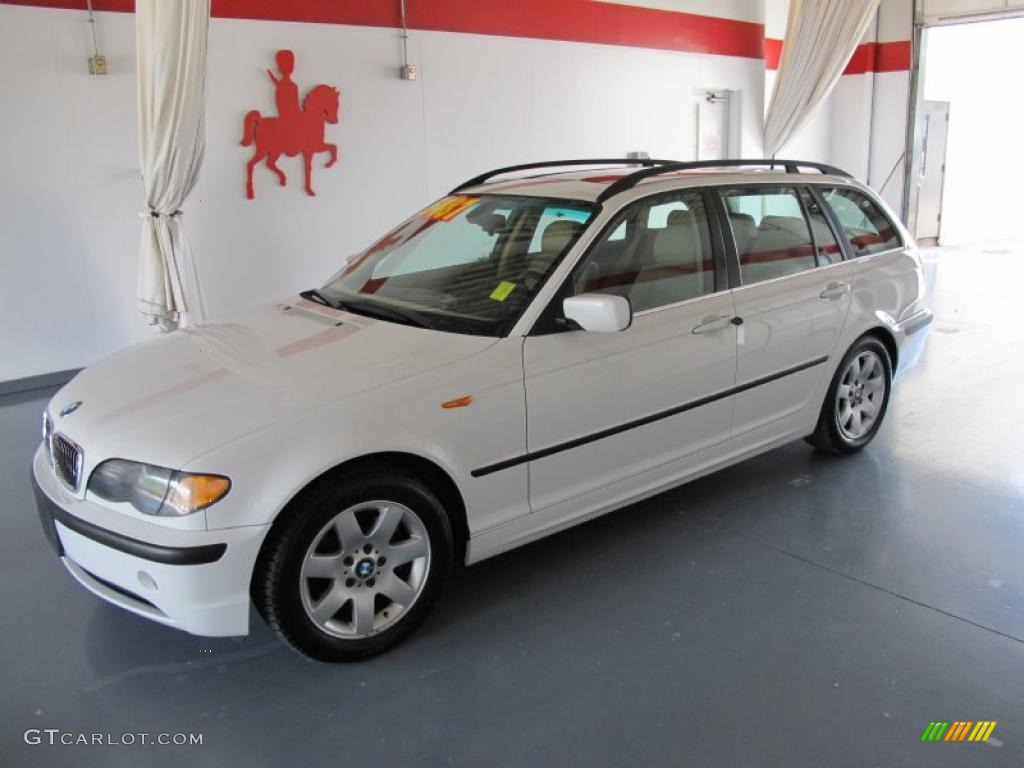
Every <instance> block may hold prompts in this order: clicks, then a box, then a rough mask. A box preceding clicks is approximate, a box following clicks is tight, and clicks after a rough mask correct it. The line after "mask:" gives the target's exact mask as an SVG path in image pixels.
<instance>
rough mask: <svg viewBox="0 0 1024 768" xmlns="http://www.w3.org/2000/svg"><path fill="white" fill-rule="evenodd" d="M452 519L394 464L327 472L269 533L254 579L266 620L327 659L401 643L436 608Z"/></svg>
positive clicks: (355, 656) (356, 655)
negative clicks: (333, 472) (351, 470)
mask: <svg viewBox="0 0 1024 768" xmlns="http://www.w3.org/2000/svg"><path fill="white" fill-rule="evenodd" d="M452 558H453V542H452V533H451V526H450V524H449V521H448V517H447V515H446V514H445V511H444V508H443V507H442V505H441V502H440V501H439V500H438V498H437V497H436V496H435V495H434V493H433V492H432V491H431V489H430V488H429V487H428V486H427V485H426V484H424V483H423V482H422V481H421V480H420V479H419V478H417V477H415V476H413V475H411V474H408V473H406V472H404V471H402V470H399V469H396V468H389V467H384V466H381V467H373V468H367V469H364V470H361V471H358V472H356V473H346V474H344V475H341V474H335V475H332V476H328V477H327V478H324V479H322V480H321V481H319V482H318V483H316V484H315V485H314V486H312V487H311V488H309V489H307V490H306V491H305V492H303V493H302V494H301V495H300V496H299V498H297V499H296V500H295V501H294V502H292V504H290V505H289V507H288V509H287V510H286V511H285V512H283V513H282V515H281V518H280V519H279V520H278V521H277V522H276V523H275V525H274V528H273V529H272V530H271V532H270V534H268V537H267V541H266V543H265V544H264V547H263V550H262V552H261V555H260V558H259V561H258V562H257V568H256V573H255V575H254V580H253V598H254V601H255V603H256V606H257V609H258V610H259V611H260V613H261V614H262V616H263V617H264V619H266V621H267V623H268V624H270V626H271V627H273V629H274V630H275V631H276V632H277V633H278V635H280V636H281V637H282V638H283V639H284V640H285V641H286V642H287V643H289V644H290V645H291V646H292V647H294V648H295V649H297V650H298V651H300V652H301V653H304V654H306V655H307V656H311V657H313V658H316V659H320V660H322V661H350V660H354V659H360V658H365V657H367V656H372V655H374V654H376V653H380V652H382V651H384V650H387V649H388V648H390V647H392V646H393V645H395V644H396V643H398V642H399V641H400V640H401V639H402V638H403V637H405V636H406V635H407V634H408V633H409V632H411V631H412V630H413V629H414V628H415V627H416V626H417V625H418V624H419V623H420V622H421V621H422V620H423V619H424V618H425V617H426V614H427V613H428V612H429V610H430V608H431V606H432V605H433V603H434V602H435V601H436V599H437V596H438V594H439V592H440V589H441V587H442V585H443V583H444V582H445V580H446V578H447V575H448V572H449V570H450V568H451V564H452Z"/></svg>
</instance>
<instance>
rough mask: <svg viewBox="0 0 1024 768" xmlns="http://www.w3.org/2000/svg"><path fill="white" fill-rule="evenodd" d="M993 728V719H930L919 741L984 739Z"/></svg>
mask: <svg viewBox="0 0 1024 768" xmlns="http://www.w3.org/2000/svg"><path fill="white" fill-rule="evenodd" d="M995 729H996V721H995V720H978V721H972V720H955V721H953V722H952V723H951V722H949V721H948V720H946V721H938V722H936V721H932V722H930V723H928V727H927V728H925V729H924V733H922V734H921V741H985V740H986V739H988V737H989V736H991V735H992V731H994V730H995Z"/></svg>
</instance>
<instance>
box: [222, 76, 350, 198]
mask: <svg viewBox="0 0 1024 768" xmlns="http://www.w3.org/2000/svg"><path fill="white" fill-rule="evenodd" d="M272 77H273V75H272ZM275 82H277V81H276V80H275ZM340 106H341V94H340V93H339V91H338V89H337V88H334V87H333V86H330V85H323V84H321V85H318V86H315V87H314V88H313V89H312V90H311V91H310V92H309V93H308V94H307V95H306V98H305V100H304V101H303V102H302V109H301V110H299V111H298V112H297V113H294V114H292V115H289V116H285V117H263V116H262V115H261V114H260V113H259V112H258V111H257V110H255V109H254V110H252V111H251V112H249V114H247V115H246V116H245V134H244V136H243V138H242V146H243V147H248V146H250V145H251V144H254V143H255V145H256V153H255V154H254V155H253V156H252V159H251V160H249V164H248V166H247V169H248V176H247V181H246V187H245V191H246V196H247V197H248V198H249V199H250V200H252V199H253V197H255V193H254V191H253V186H252V171H253V168H255V167H256V164H257V163H259V162H260V160H263V159H264V158H266V160H267V167H268V168H269V169H270V170H272V171H273V172H274V173H275V174H277V178H278V181H280V182H281V186H282V187H283V186H284V185H285V184H286V183H287V182H288V180H287V178H286V177H285V175H284V171H282V170H281V169H280V168H278V167H277V159H278V158H279V157H280V156H281V155H287V156H288V157H295V156H296V155H297V154H299V153H300V152H301V153H302V158H303V160H304V161H305V165H306V192H307V194H310V195H314V196H315V195H316V192H314V191H313V183H312V181H313V180H312V176H313V155H315V154H316V153H318V152H330V153H331V157H330V159H329V160H328V161H327V163H326V164H325V166H324V167H325V168H330V167H331V166H332V165H334V164H335V163H336V162H337V161H338V147H337V145H335V144H330V143H328V142H325V141H324V125H325V124H326V123H330V124H331V125H334V124H336V123H337V122H338V112H339V110H340Z"/></svg>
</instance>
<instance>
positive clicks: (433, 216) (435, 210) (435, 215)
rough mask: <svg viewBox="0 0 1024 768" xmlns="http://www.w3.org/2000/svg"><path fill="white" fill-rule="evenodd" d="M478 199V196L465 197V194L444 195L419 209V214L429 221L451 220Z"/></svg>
mask: <svg viewBox="0 0 1024 768" xmlns="http://www.w3.org/2000/svg"><path fill="white" fill-rule="evenodd" d="M479 200H480V198H479V197H467V196H465V195H454V196H449V197H444V198H441V199H440V200H438V201H437V202H436V203H434V204H433V205H430V206H428V207H426V208H424V209H423V210H422V211H420V213H419V215H420V216H421V217H423V218H424V219H430V220H431V221H451V220H452V219H454V218H455V217H456V216H458V215H459V214H460V213H462V212H463V211H465V210H466V209H467V208H471V207H472V206H473V205H475V204H476V203H477V202H478V201H479Z"/></svg>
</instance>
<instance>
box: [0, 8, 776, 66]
mask: <svg viewBox="0 0 1024 768" xmlns="http://www.w3.org/2000/svg"><path fill="white" fill-rule="evenodd" d="M0 4H8V5H31V6H39V7H43V8H71V9H76V10H83V9H84V7H85V0H0ZM93 5H94V7H95V9H96V10H98V11H119V12H131V11H133V10H134V7H135V3H134V0H94V2H93ZM407 12H408V19H409V26H410V27H411V28H412V29H420V30H433V31H438V32H463V33H469V34H478V35H502V36H507V37H526V38H538V39H542V40H566V41H570V42H578V43H602V44H606V45H621V46H630V47H635V48H655V49H659V50H668V51H684V52H688V53H710V54H718V55H722V56H739V57H743V58H750V59H760V58H761V57H762V55H763V44H764V40H763V38H764V25H762V24H755V23H753V22H748V21H736V20H734V19H723V18H718V17H715V16H701V15H698V14H693V13H679V12H675V11H665V10H660V9H657V8H641V7H638V6H633V5H618V4H615V3H605V2H595V0H514V2H497V1H496V0H408V3H407ZM213 15H214V16H216V17H220V18H233V19H265V20H272V21H299V22H311V23H324V24H352V25H357V26H368V27H398V26H399V25H400V18H399V11H398V2H397V0H396V1H395V2H384V0H213Z"/></svg>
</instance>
